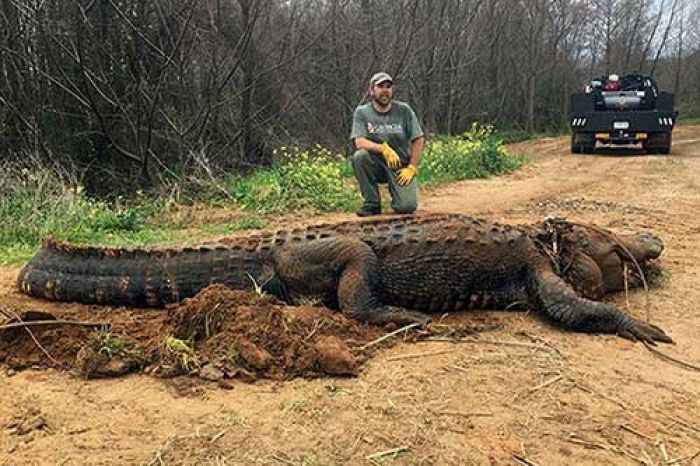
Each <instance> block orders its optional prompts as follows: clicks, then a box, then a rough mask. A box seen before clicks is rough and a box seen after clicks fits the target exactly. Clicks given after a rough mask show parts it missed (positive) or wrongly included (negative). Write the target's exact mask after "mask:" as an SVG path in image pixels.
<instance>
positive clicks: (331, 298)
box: [18, 215, 671, 343]
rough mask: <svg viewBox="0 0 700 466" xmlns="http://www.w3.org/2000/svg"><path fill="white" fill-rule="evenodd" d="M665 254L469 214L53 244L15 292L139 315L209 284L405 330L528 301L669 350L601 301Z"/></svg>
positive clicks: (655, 334) (648, 244)
mask: <svg viewBox="0 0 700 466" xmlns="http://www.w3.org/2000/svg"><path fill="white" fill-rule="evenodd" d="M662 250H663V245H662V243H661V241H660V240H659V239H658V238H657V237H655V236H653V235H651V234H647V233H643V234H638V235H628V236H622V235H617V236H613V235H612V234H611V233H609V232H607V231H604V230H601V229H599V228H596V227H594V226H584V225H576V224H572V223H569V222H566V221H564V220H554V221H551V220H550V221H545V222H542V223H539V224H535V225H530V226H510V225H501V224H496V223H488V222H485V221H483V220H480V219H476V218H472V217H468V216H464V215H427V216H403V217H393V218H379V219H373V220H369V221H363V222H362V221H360V222H344V223H339V224H333V225H330V224H324V225H316V226H309V227H306V228H298V229H291V230H277V231H272V232H266V233H260V234H251V235H247V236H246V235H243V236H237V237H233V238H229V239H225V240H222V241H221V242H218V243H211V244H203V245H201V246H197V247H184V248H177V249H112V248H101V247H81V246H76V245H73V244H68V243H64V242H60V241H56V240H47V241H46V242H45V244H44V247H43V248H42V249H41V250H40V251H39V252H38V253H37V254H36V256H35V257H34V258H33V259H32V260H31V261H30V262H29V263H28V264H27V265H26V266H25V267H24V268H23V269H22V271H21V272H20V274H19V277H18V286H19V288H20V289H21V290H22V291H24V292H25V293H27V294H30V295H32V296H36V297H40V298H45V299H50V300H61V301H79V302H83V303H98V304H111V305H128V306H136V307H158V306H164V305H166V304H168V303H173V302H178V301H180V300H182V299H184V298H187V297H190V296H193V295H195V294H196V293H197V292H198V291H200V290H201V289H203V288H204V287H206V286H207V285H209V284H211V283H224V284H226V285H229V286H231V287H234V288H252V287H253V286H258V287H261V288H262V290H264V291H266V292H268V293H271V294H274V295H276V296H277V297H279V298H280V299H282V300H284V301H286V302H288V303H290V304H293V303H298V302H300V301H301V300H302V299H310V298H314V299H319V300H321V301H322V302H324V303H325V304H326V305H328V306H330V307H337V308H340V309H341V310H342V311H343V312H345V313H346V314H347V315H349V316H351V317H354V318H357V319H360V320H364V321H368V322H374V323H388V322H393V323H396V324H404V323H409V322H422V321H425V320H426V319H427V318H428V317H427V316H426V315H425V314H423V313H422V312H447V311H454V310H460V309H468V308H488V309H499V308H500V309H508V308H510V307H511V306H513V305H514V304H515V303H518V302H522V301H524V302H526V303H527V304H528V305H529V307H530V308H534V309H537V310H539V311H542V312H543V313H544V314H546V315H547V316H549V318H551V320H553V321H554V322H556V323H558V324H560V325H562V326H564V327H565V328H568V329H571V330H576V331H581V332H601V333H616V334H618V335H620V336H622V337H625V338H629V339H632V340H637V339H639V340H643V341H647V342H652V343H653V342H655V341H661V342H671V339H670V338H669V337H668V336H667V335H666V334H665V333H664V331H663V330H661V329H660V328H658V327H656V326H654V325H651V324H648V323H644V322H641V321H639V320H636V319H634V318H632V317H630V316H628V315H626V314H625V313H623V312H622V311H620V310H618V309H616V308H615V307H613V306H611V305H609V304H606V303H602V302H598V301H595V299H598V298H600V297H601V296H602V295H603V294H605V293H606V292H609V291H619V290H621V289H623V288H624V287H625V286H637V285H639V284H640V283H641V282H642V281H643V277H641V276H640V275H639V273H637V274H636V275H635V272H637V271H638V272H643V273H646V272H647V271H648V270H650V268H651V267H652V262H650V261H653V259H655V258H657V257H658V256H659V254H660V253H661V251H662ZM628 270H629V271H631V272H632V273H630V274H627V271H628ZM627 275H629V277H630V278H629V279H626V278H625V277H626V276H627Z"/></svg>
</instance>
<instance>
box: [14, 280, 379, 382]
mask: <svg viewBox="0 0 700 466" xmlns="http://www.w3.org/2000/svg"><path fill="white" fill-rule="evenodd" d="M94 311H95V313H94V314H92V315H88V316H85V315H82V316H76V315H74V314H70V315H62V314H61V313H60V312H53V313H51V314H48V313H42V312H33V311H24V312H22V311H18V310H9V309H7V310H5V312H4V313H3V314H4V315H6V316H7V317H8V318H7V319H5V325H7V324H8V323H15V324H16V325H23V324H19V323H20V322H24V323H25V324H27V325H26V326H19V327H16V328H11V329H5V330H3V331H2V332H0V362H4V363H5V364H6V366H7V367H8V368H10V369H12V370H20V369H24V368H28V367H55V368H60V369H65V370H73V371H74V372H76V373H77V374H80V375H82V376H84V377H109V376H116V375H121V374H125V373H127V372H132V371H138V370H143V371H145V372H148V373H152V374H155V375H158V376H164V377H168V376H176V375H184V374H190V375H196V376H199V377H200V378H202V379H206V380H211V381H223V380H224V379H230V378H240V379H243V380H246V381H254V380H256V379H258V378H271V379H276V380H282V379H288V378H292V377H319V376H324V375H334V376H337V375H355V374H357V371H358V369H359V368H360V366H361V365H362V363H363V362H364V361H365V360H366V359H367V357H368V356H369V355H370V354H369V351H373V350H374V348H372V349H362V345H363V344H365V343H367V342H369V341H372V340H374V339H376V338H378V337H379V336H380V335H381V334H383V333H385V332H386V331H385V330H384V329H382V328H378V327H373V326H369V325H365V324H362V323H359V322H357V321H354V320H351V319H348V318H346V317H345V316H344V315H342V314H340V313H334V312H332V311H329V310H327V309H324V308H319V307H313V306H300V307H290V306H285V305H283V304H282V303H280V302H278V301H276V300H275V299H274V298H272V297H269V296H259V295H256V294H254V293H249V292H244V291H237V290H231V289H229V288H227V287H225V286H221V285H212V286H210V287H209V288H207V289H205V290H203V291H202V292H201V293H199V294H198V295H197V296H195V297H194V298H192V299H188V300H185V301H184V302H183V303H181V304H180V305H179V306H174V307H171V308H169V309H167V310H160V311H153V310H147V311H135V310H127V309H114V310H112V309H110V310H105V308H97V309H94ZM84 321H89V322H98V321H102V322H103V323H104V324H105V325H104V326H100V325H87V323H86V322H84ZM52 322H55V323H52Z"/></svg>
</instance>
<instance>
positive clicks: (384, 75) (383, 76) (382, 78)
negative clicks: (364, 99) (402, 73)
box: [369, 71, 394, 86]
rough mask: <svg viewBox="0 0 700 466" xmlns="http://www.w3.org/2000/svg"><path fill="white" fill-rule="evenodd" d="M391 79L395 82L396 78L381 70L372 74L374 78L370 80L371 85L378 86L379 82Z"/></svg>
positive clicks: (390, 80)
mask: <svg viewBox="0 0 700 466" xmlns="http://www.w3.org/2000/svg"><path fill="white" fill-rule="evenodd" d="M386 81H389V82H391V83H393V82H394V80H393V79H392V78H391V76H389V75H388V74H387V73H385V72H383V71H382V72H380V73H377V74H375V75H374V76H372V78H371V79H370V80H369V85H370V86H376V85H378V84H381V83H383V82H386Z"/></svg>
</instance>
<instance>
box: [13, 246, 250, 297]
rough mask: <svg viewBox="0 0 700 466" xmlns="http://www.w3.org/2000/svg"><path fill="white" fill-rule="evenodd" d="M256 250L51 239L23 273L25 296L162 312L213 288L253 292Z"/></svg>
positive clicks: (20, 283) (20, 281)
mask: <svg viewBox="0 0 700 466" xmlns="http://www.w3.org/2000/svg"><path fill="white" fill-rule="evenodd" d="M258 246H259V245H258V244H255V243H248V244H243V245H228V244H212V245H204V246H199V247H192V248H181V249H159V250H155V249H154V250H149V249H117V248H102V247H83V246H77V245H74V244H70V243H66V242H62V241H57V240H53V239H48V240H45V241H44V245H43V247H42V248H41V250H40V251H39V252H38V253H37V254H36V255H35V256H34V257H33V258H32V259H31V260H30V261H29V263H27V265H26V266H25V267H24V268H23V269H22V270H21V271H20V273H19V276H18V278H17V285H18V287H19V289H20V290H21V291H23V292H24V293H26V294H28V295H30V296H34V297H38V298H43V299H49V300H53V301H77V302H82V303H89V304H93V303H94V304H111V305H126V306H134V307H161V306H164V305H166V304H168V303H173V302H178V301H180V300H182V299H184V298H188V297H190V296H194V295H195V294H196V293H197V292H198V291H200V290H201V289H203V288H205V287H206V286H208V285H209V284H211V283H223V284H226V285H229V286H231V287H234V288H251V287H252V286H253V279H251V277H255V279H257V280H260V276H261V274H262V272H263V260H262V258H263V255H262V254H261V250H260V249H259V248H258Z"/></svg>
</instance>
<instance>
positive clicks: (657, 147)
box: [642, 133, 671, 154]
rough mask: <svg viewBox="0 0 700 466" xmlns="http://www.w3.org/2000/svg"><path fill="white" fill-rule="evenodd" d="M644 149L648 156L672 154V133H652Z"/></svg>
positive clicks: (645, 142)
mask: <svg viewBox="0 0 700 466" xmlns="http://www.w3.org/2000/svg"><path fill="white" fill-rule="evenodd" d="M642 147H643V148H644V150H645V151H646V153H647V154H670V153H671V133H652V134H650V135H649V138H648V139H647V140H646V141H644V144H643V145H642Z"/></svg>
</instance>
